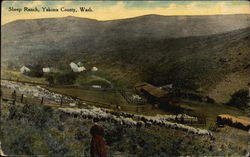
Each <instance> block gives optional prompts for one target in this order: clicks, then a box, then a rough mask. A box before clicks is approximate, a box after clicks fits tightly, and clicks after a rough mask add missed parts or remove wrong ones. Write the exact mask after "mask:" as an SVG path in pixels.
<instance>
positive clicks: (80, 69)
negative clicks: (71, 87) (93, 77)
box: [78, 66, 86, 72]
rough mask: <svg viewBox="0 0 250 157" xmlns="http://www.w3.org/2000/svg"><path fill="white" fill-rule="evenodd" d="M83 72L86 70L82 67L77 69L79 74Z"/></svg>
mask: <svg viewBox="0 0 250 157" xmlns="http://www.w3.org/2000/svg"><path fill="white" fill-rule="evenodd" d="M85 70H86V68H85V67H84V66H81V67H78V71H79V72H82V71H85Z"/></svg>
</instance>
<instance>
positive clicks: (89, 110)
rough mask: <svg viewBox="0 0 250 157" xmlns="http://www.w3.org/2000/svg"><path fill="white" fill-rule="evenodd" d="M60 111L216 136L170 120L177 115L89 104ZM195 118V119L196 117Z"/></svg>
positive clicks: (126, 124)
mask: <svg viewBox="0 0 250 157" xmlns="http://www.w3.org/2000/svg"><path fill="white" fill-rule="evenodd" d="M59 111H61V112H63V113H65V114H68V115H71V116H74V117H82V118H85V119H93V118H99V119H100V120H101V121H107V122H112V123H116V124H118V125H124V126H126V127H149V126H151V125H156V126H160V127H166V128H171V129H176V130H181V131H184V132H187V133H191V134H196V135H202V136H209V137H211V138H214V137H213V135H212V134H211V133H210V132H209V131H208V130H205V129H199V128H194V127H191V126H187V125H183V124H179V123H175V122H171V121H170V120H173V119H174V117H175V115H157V116H144V115H135V114H129V113H123V112H115V111H112V110H108V109H102V108H97V107H94V106H88V107H86V108H82V109H77V108H59ZM184 117H185V118H188V119H189V118H190V116H188V115H185V116H184ZM193 118H194V119H195V117H193Z"/></svg>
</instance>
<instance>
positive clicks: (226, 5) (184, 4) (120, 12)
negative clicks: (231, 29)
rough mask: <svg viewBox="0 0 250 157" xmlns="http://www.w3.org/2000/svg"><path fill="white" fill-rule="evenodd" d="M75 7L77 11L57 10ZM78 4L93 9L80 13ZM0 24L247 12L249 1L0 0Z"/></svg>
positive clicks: (249, 12) (249, 6)
mask: <svg viewBox="0 0 250 157" xmlns="http://www.w3.org/2000/svg"><path fill="white" fill-rule="evenodd" d="M10 7H13V8H21V9H23V8H24V7H28V8H34V7H37V8H38V9H39V10H40V12H24V11H21V12H17V11H9V8H10ZM42 7H50V8H57V9H59V11H58V12H43V11H42ZM62 7H64V8H67V9H70V8H75V9H77V12H75V13H73V12H63V11H60V9H61V8H62ZM79 7H85V8H89V7H91V9H92V10H93V11H92V12H81V11H80V9H79ZM1 13H2V14H1V16H2V17H1V24H2V25H3V24H6V23H9V22H12V21H15V20H20V19H36V18H54V17H66V16H76V17H85V18H92V19H97V20H101V21H104V20H114V19H123V18H130V17H136V16H141V15H146V14H159V15H218V14H250V2H249V1H3V2H2V8H1Z"/></svg>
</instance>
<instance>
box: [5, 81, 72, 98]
mask: <svg viewBox="0 0 250 157" xmlns="http://www.w3.org/2000/svg"><path fill="white" fill-rule="evenodd" d="M1 87H4V88H7V89H9V90H11V91H14V90H15V91H16V92H17V93H21V94H24V95H26V96H32V97H33V98H36V99H41V98H46V100H47V101H54V102H57V103H60V102H61V98H62V95H61V94H57V93H54V92H50V91H49V90H47V89H44V88H42V87H40V86H34V85H31V84H28V83H20V82H15V81H6V80H1ZM63 101H64V102H66V103H72V102H75V100H74V99H72V98H69V97H65V96H63Z"/></svg>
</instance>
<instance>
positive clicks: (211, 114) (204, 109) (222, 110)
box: [182, 100, 247, 126]
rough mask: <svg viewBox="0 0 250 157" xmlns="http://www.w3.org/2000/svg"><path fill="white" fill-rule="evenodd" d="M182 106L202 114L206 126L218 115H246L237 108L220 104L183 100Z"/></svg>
mask: <svg viewBox="0 0 250 157" xmlns="http://www.w3.org/2000/svg"><path fill="white" fill-rule="evenodd" d="M182 104H183V106H185V107H186V106H188V107H189V108H191V109H193V111H194V112H195V113H198V114H203V115H205V116H206V118H207V126H209V125H211V124H212V123H214V122H215V121H216V117H217V116H218V115H219V114H230V115H232V116H247V114H246V113H245V112H244V111H243V110H240V109H238V108H235V107H231V106H227V105H222V104H208V103H202V102H194V101H188V100H183V103H182Z"/></svg>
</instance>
